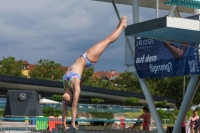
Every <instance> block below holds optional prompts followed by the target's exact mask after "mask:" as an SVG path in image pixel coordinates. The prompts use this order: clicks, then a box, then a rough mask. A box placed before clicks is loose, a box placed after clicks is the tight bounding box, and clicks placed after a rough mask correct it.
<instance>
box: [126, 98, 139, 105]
mask: <svg viewBox="0 0 200 133" xmlns="http://www.w3.org/2000/svg"><path fill="white" fill-rule="evenodd" d="M125 103H127V104H130V105H131V106H132V107H133V106H134V105H135V104H136V103H139V99H138V98H135V97H128V98H126V100H125Z"/></svg>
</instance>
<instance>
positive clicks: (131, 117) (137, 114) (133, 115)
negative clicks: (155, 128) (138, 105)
mask: <svg viewBox="0 0 200 133" xmlns="http://www.w3.org/2000/svg"><path fill="white" fill-rule="evenodd" d="M124 114H125V115H126V116H127V117H128V118H130V119H134V118H138V117H139V116H140V115H141V114H142V112H125V113H124Z"/></svg>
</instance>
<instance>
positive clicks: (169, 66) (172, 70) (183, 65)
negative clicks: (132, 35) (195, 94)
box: [135, 16, 200, 78]
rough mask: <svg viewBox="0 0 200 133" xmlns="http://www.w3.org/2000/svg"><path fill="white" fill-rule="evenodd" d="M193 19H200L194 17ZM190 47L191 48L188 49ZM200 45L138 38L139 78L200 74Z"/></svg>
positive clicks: (136, 44)
mask: <svg viewBox="0 0 200 133" xmlns="http://www.w3.org/2000/svg"><path fill="white" fill-rule="evenodd" d="M190 18H191V19H199V17H198V16H192V17H190ZM188 46H189V47H188ZM198 47H199V44H191V43H187V42H182V45H180V43H171V42H162V41H159V40H155V39H150V38H139V37H138V38H136V41H135V67H136V71H137V73H138V76H139V78H158V77H172V76H184V75H194V74H200V61H199V52H200V51H199V49H198Z"/></svg>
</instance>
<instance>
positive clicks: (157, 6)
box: [156, 0, 159, 18]
mask: <svg viewBox="0 0 200 133" xmlns="http://www.w3.org/2000/svg"><path fill="white" fill-rule="evenodd" d="M158 17H159V0H156V18H158Z"/></svg>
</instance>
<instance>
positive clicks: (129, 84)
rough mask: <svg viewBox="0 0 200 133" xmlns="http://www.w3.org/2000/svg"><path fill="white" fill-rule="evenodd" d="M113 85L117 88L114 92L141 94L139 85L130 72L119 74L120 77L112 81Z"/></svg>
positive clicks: (135, 77)
mask: <svg viewBox="0 0 200 133" xmlns="http://www.w3.org/2000/svg"><path fill="white" fill-rule="evenodd" d="M113 84H116V85H117V86H116V87H115V88H114V89H115V90H121V91H126V92H134V93H142V89H141V86H140V83H139V81H138V78H137V75H136V74H134V73H132V72H126V71H125V72H123V73H120V77H119V78H116V79H114V80H113Z"/></svg>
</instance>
